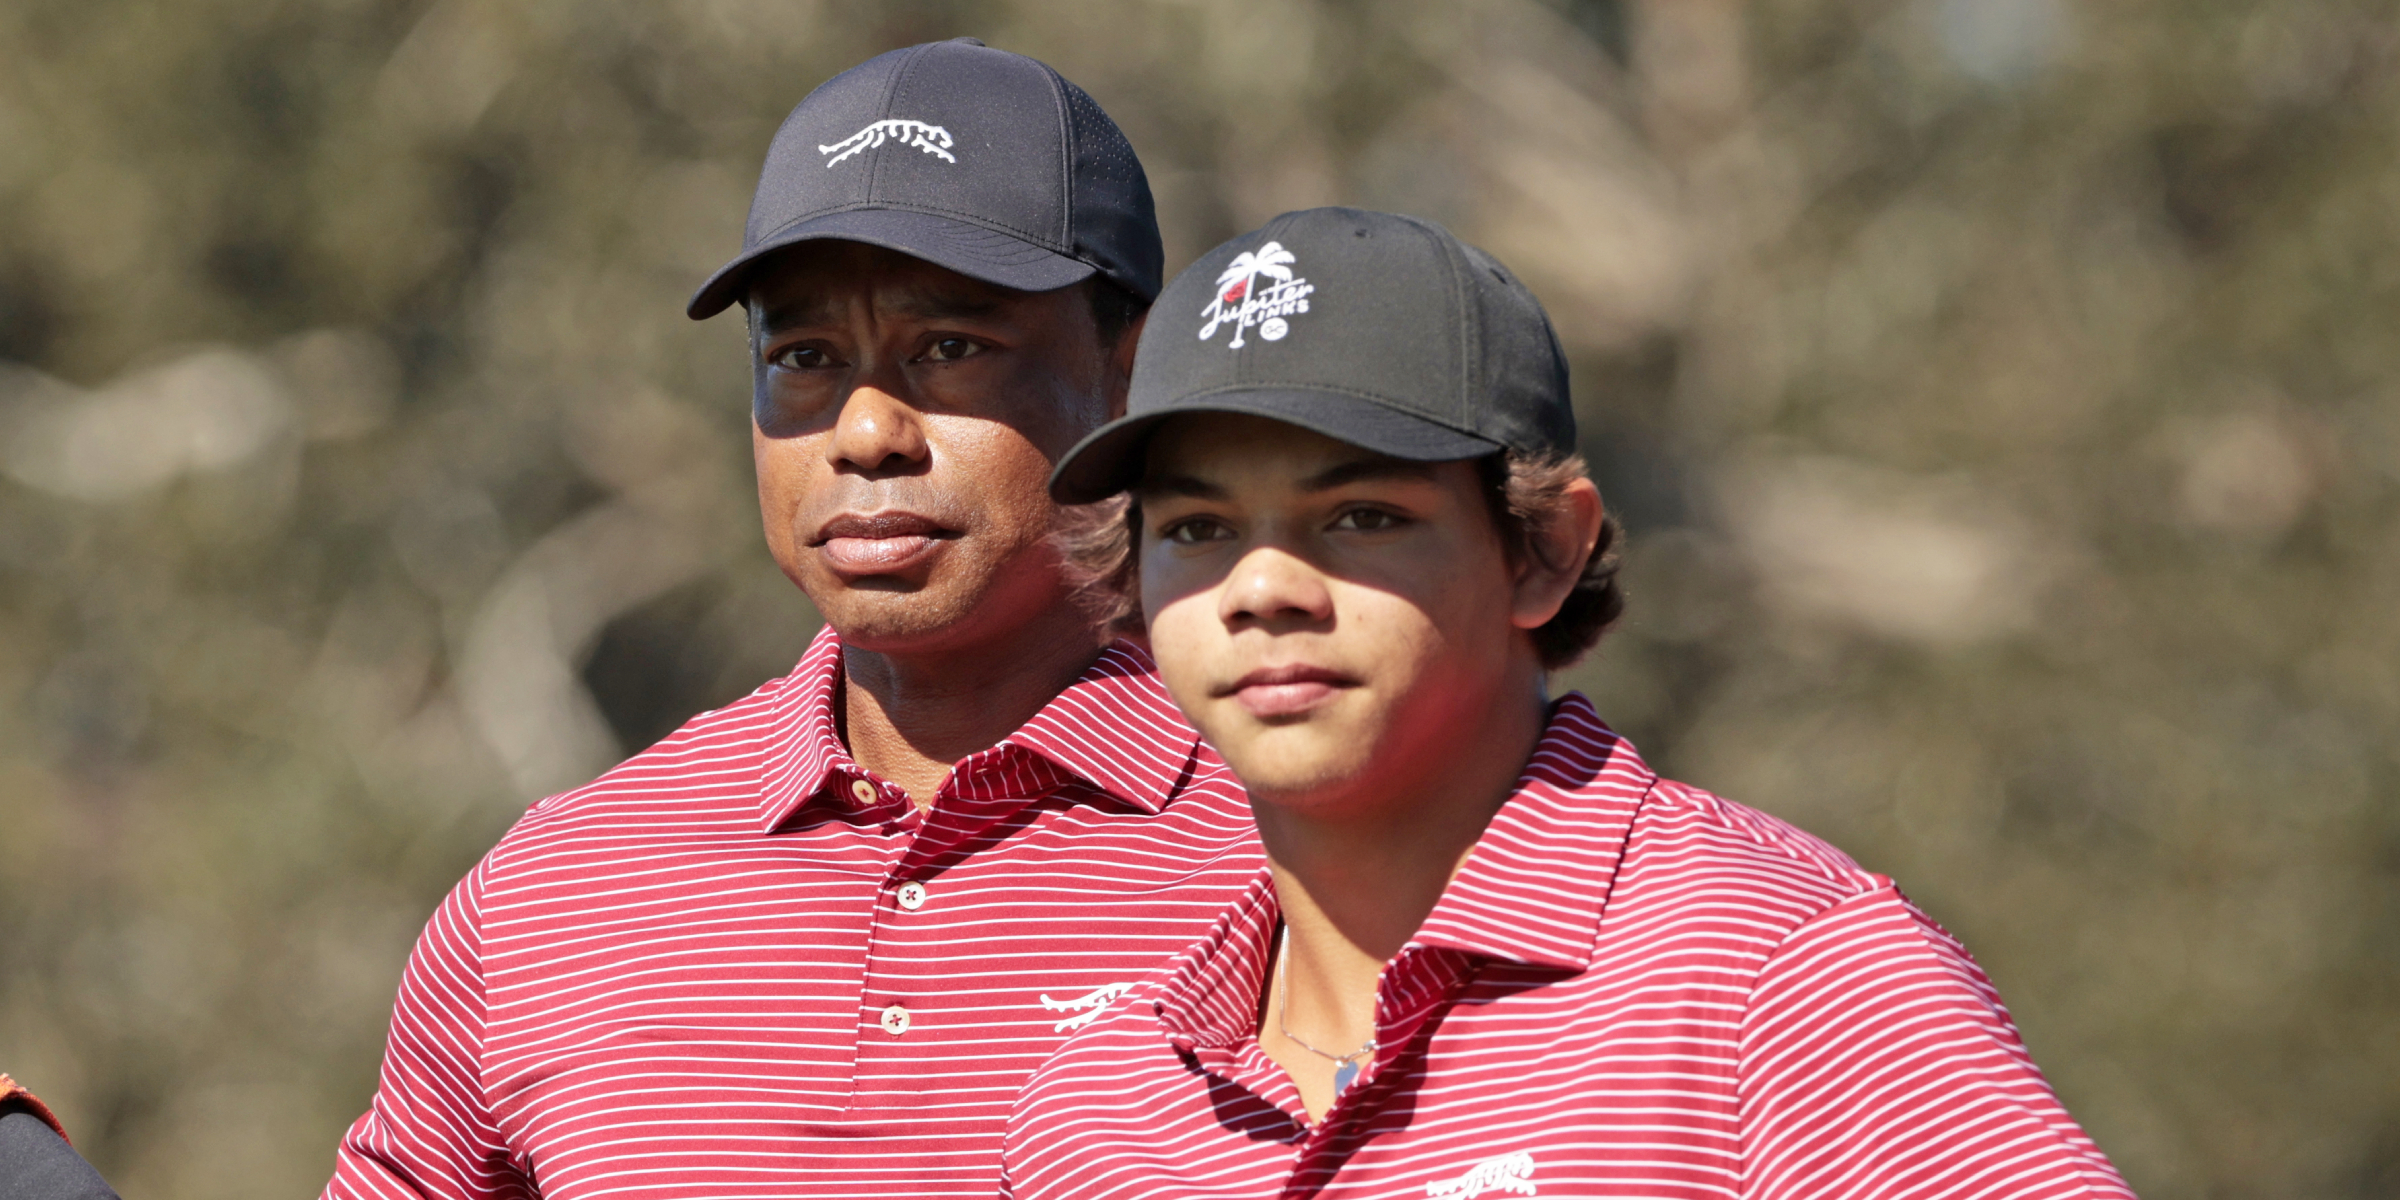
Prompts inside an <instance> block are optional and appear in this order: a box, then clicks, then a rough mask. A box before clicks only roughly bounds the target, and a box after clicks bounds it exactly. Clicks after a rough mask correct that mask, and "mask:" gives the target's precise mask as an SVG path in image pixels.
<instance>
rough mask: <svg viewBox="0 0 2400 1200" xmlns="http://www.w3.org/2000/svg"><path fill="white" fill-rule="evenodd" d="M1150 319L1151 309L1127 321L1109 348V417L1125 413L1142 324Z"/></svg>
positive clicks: (1113, 417)
mask: <svg viewBox="0 0 2400 1200" xmlns="http://www.w3.org/2000/svg"><path fill="white" fill-rule="evenodd" d="M1149 320H1150V310H1149V309H1143V310H1142V311H1141V313H1140V315H1138V316H1136V317H1134V319H1132V320H1131V321H1128V322H1126V323H1125V329H1124V331H1123V332H1121V333H1119V334H1117V342H1116V345H1113V346H1111V347H1109V349H1108V419H1109V420H1111V421H1114V420H1116V419H1117V418H1118V417H1121V416H1124V415H1125V396H1126V392H1127V389H1129V388H1131V387H1132V386H1133V354H1134V351H1135V350H1136V349H1138V348H1139V347H1140V346H1141V344H1142V326H1143V325H1144V324H1145V323H1147V322H1148V321H1149Z"/></svg>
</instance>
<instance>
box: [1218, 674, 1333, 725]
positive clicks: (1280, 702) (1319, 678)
mask: <svg viewBox="0 0 2400 1200" xmlns="http://www.w3.org/2000/svg"><path fill="white" fill-rule="evenodd" d="M1357 686H1358V681H1357V680H1355V679H1352V678H1350V677H1349V676H1346V675H1343V674H1342V673H1340V672H1338V671H1332V670H1328V669H1326V668H1324V667H1315V666H1309V665H1307V664H1305V663H1293V664H1288V665H1285V666H1280V667H1261V668H1259V669H1258V670H1255V671H1252V672H1250V673H1249V674H1247V675H1244V676H1242V677H1241V678H1240V679H1237V680H1234V681H1233V683H1232V684H1230V685H1227V686H1225V687H1222V688H1219V689H1217V695H1219V696H1230V697H1232V698H1233V700H1234V701H1235V702H1236V703H1238V704H1240V705H1241V706H1242V707H1243V708H1244V709H1246V710H1248V712H1249V713H1250V715H1251V716H1253V717H1258V718H1261V719H1266V718H1272V717H1296V716H1299V715H1300V714H1302V713H1306V712H1308V711H1310V710H1312V709H1315V708H1317V707H1319V706H1321V705H1323V704H1325V703H1326V702H1327V701H1330V700H1332V699H1333V697H1334V696H1335V695H1336V694H1337V693H1339V692H1340V691H1342V690H1343V689H1345V688H1353V687H1357Z"/></svg>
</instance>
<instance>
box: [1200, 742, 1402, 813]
mask: <svg viewBox="0 0 2400 1200" xmlns="http://www.w3.org/2000/svg"><path fill="white" fill-rule="evenodd" d="M1332 725H1333V723H1332V722H1322V723H1320V722H1294V723H1290V724H1279V725H1265V726H1262V725H1260V724H1258V723H1255V722H1254V723H1251V728H1249V729H1246V730H1243V731H1242V733H1243V735H1244V736H1240V737H1229V738H1226V739H1224V740H1218V739H1216V738H1211V739H1210V740H1211V742H1212V743H1214V744H1215V745H1216V747H1217V752H1218V753H1219V754H1221V755H1223V756H1224V758H1225V763H1226V765H1227V766H1230V767H1232V768H1233V773H1234V774H1235V775H1237V776H1239V777H1240V778H1241V781H1242V786H1243V787H1245V788H1247V789H1249V791H1250V797H1251V799H1252V800H1253V801H1254V802H1257V803H1262V804H1271V805H1274V806H1276V807H1278V808H1291V809H1309V808H1316V807H1320V806H1323V805H1326V804H1338V803H1340V800H1341V797H1343V796H1346V795H1348V794H1349V793H1351V792H1353V791H1355V790H1357V788H1358V787H1359V786H1360V785H1361V783H1362V782H1364V781H1365V778H1366V777H1367V776H1368V775H1370V774H1371V773H1372V769H1373V765H1374V755H1373V754H1372V753H1370V752H1368V750H1367V749H1366V744H1365V743H1364V742H1363V741H1362V739H1360V738H1357V737H1354V736H1344V734H1343V731H1341V730H1338V729H1335V728H1332V727H1331V726H1332Z"/></svg>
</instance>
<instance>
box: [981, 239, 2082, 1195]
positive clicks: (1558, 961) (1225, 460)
mask: <svg viewBox="0 0 2400 1200" xmlns="http://www.w3.org/2000/svg"><path fill="white" fill-rule="evenodd" d="M1574 449H1575V423H1574V418H1573V413H1572V409H1571V408H1570V407H1569V404H1568V395H1567V372H1566V367H1565V362H1564V359H1563V357H1562V356H1561V354H1560V352H1559V349H1558V344H1557V341H1556V338H1555V337H1554V336H1553V334H1552V331H1551V329H1550V326H1549V322H1548V320H1547V318H1546V317H1545V316H1544V315H1543V313H1542V310H1541V308H1540V306H1539V304H1538V303H1536V302H1535V300H1534V298H1533V297H1532V295H1531V294H1529V293H1528V292H1527V291H1526V290H1525V288H1524V287H1523V286H1522V285H1521V284H1519V283H1518V281H1517V280H1516V279H1515V278H1514V277H1513V276H1512V275H1510V274H1509V273H1508V271H1507V270H1506V268H1504V267H1502V266H1501V265H1500V264H1499V263H1497V262H1495V261H1493V260H1492V259H1491V258H1490V257H1488V256H1486V255H1484V254H1483V253H1481V252H1479V251H1477V250H1475V249H1473V248H1471V247H1468V246H1464V245H1461V244H1460V243H1459V242H1457V241H1456V240H1455V239H1453V238H1452V237H1450V235H1449V234H1447V233H1445V232H1444V231H1442V230H1441V229H1440V228H1438V227H1437V226H1434V225H1432V224H1429V223H1427V222H1423V221H1417V220H1412V219H1410V218H1406V217H1395V216H1388V215H1384V214H1378V213H1368V212H1359V211H1356V210H1351V209H1315V210H1311V211H1308V212H1301V213H1292V214H1287V215H1285V216H1282V217H1279V218H1277V219H1276V220H1275V221H1274V222H1272V223H1271V224H1269V225H1268V226H1267V227H1266V228H1264V229H1262V230H1259V231H1258V232H1256V233H1253V234H1249V235H1246V236H1244V237H1240V238H1236V239H1235V240H1234V241H1232V242H1228V243H1227V244H1225V245H1224V246H1221V247H1219V248H1218V249H1217V250H1216V251H1214V252H1212V253H1211V254H1210V255H1209V256H1207V257H1206V258H1204V259H1202V260H1201V261H1200V262H1199V263H1198V264H1196V265H1194V266H1193V267H1192V268H1190V269H1189V270H1186V271H1185V272H1184V273H1183V274H1182V275H1181V276H1179V277H1178V278H1177V279H1176V280H1175V282H1174V283H1173V284H1172V285H1170V286H1169V287H1168V289H1167V290H1166V292H1165V294H1164V295H1163V296H1162V298H1161V302H1160V304H1159V306H1158V309H1157V319H1156V320H1154V321H1153V322H1152V323H1151V325H1150V328H1149V329H1148V330H1147V331H1146V332H1145V334H1144V335H1143V338H1142V345H1141V354H1140V358H1139V360H1138V364H1137V367H1136V370H1135V376H1134V382H1133V390H1132V396H1131V412H1130V414H1129V415H1128V416H1127V417H1125V418H1124V419H1122V420H1119V421H1117V422H1115V423H1113V424H1111V425H1109V426H1107V427H1106V428H1104V429H1102V430H1100V431H1098V432H1096V433H1095V434H1093V435H1092V436H1091V437H1090V438H1088V439H1086V440H1085V441H1084V442H1083V443H1082V444H1081V445H1080V446H1078V447H1077V448H1076V449H1075V451H1074V452H1073V453H1071V454H1070V455H1069V456H1068V458H1067V459H1066V460H1065V461H1064V462H1062V463H1061V464H1060V466H1059V469H1058V471H1057V473H1056V474H1055V475H1054V476H1053V477H1052V491H1053V494H1054V495H1056V496H1057V497H1058V498H1059V499H1061V500H1065V501H1088V500H1092V499H1095V498H1097V497H1101V496H1105V495H1109V494H1111V493H1114V492H1117V491H1119V490H1122V489H1128V488H1130V489H1131V491H1132V496H1133V504H1134V508H1133V510H1132V515H1131V517H1130V523H1131V526H1132V538H1133V542H1134V544H1133V546H1132V557H1131V558H1130V559H1129V561H1128V562H1127V564H1126V569H1127V570H1128V571H1129V573H1130V574H1131V575H1133V576H1134V577H1136V579H1138V589H1139V590H1138V595H1139V598H1140V609H1139V613H1138V616H1139V617H1141V618H1143V619H1146V621H1147V624H1148V628H1149V637H1150V643H1151V647H1152V651H1153V653H1154V654H1156V656H1157V659H1158V663H1159V669H1160V673H1161V675H1162V676H1163V677H1164V678H1165V680H1166V683H1167V689H1168V691H1169V692H1171V693H1172V694H1173V695H1174V697H1175V701H1176V703H1177V704H1179V705H1180V706H1181V707H1182V708H1183V710H1184V712H1185V713H1186V714H1187V715H1189V716H1190V717H1191V719H1192V721H1193V723H1194V724H1196V725H1197V726H1199V728H1200V730H1201V731H1202V733H1203V734H1204V735H1205V736H1206V737H1207V738H1208V740H1209V742H1210V743H1211V744H1212V745H1214V746H1215V747H1216V748H1217V749H1218V750H1219V751H1220V752H1222V753H1223V754H1224V756H1225V760H1226V762H1228V763H1229V764H1231V766H1232V767H1233V769H1234V771H1235V773H1236V774H1237V775H1238V776H1239V777H1240V778H1241V780H1242V782H1243V783H1244V784H1245V785H1246V786H1247V787H1248V788H1249V790H1250V796H1251V802H1252V806H1253V811H1254V813H1255V816H1256V819H1257V822H1258V828H1259V833H1260V836H1261V837H1262V839H1263V840H1264V842H1265V845H1266V850H1267V857H1268V861H1269V864H1270V865H1269V868H1268V870H1267V871H1266V872H1264V873H1263V874H1262V876H1261V877H1260V878H1259V879H1258V880H1257V881H1256V883H1255V884H1254V886H1253V887H1252V888H1251V889H1250V891H1249V892H1248V894H1246V895H1245V896H1243V897H1242V898H1241V899H1239V900H1238V901H1236V902H1234V904H1233V905H1232V906H1231V907H1230V908H1229V909H1228V910H1227V912H1226V913H1225V914H1224V916H1223V918H1222V919H1221V920H1220V921H1219V922H1218V924H1217V926H1216V928H1215V930H1214V931H1213V932H1212V933H1210V935H1209V936H1208V937H1207V938H1206V939H1204V940H1203V941H1201V942H1200V943H1199V944H1197V945H1196V946H1194V947H1192V948H1191V949H1190V950H1188V951H1187V952H1186V953H1184V954H1183V955H1181V956H1180V957H1178V958H1177V959H1175V960H1174V961H1173V962H1172V963H1170V964H1169V965H1168V966H1167V967H1166V968H1164V969H1163V970H1161V971H1160V972H1158V973H1156V974H1154V975H1152V976H1150V977H1149V978H1148V979H1147V980H1145V982H1144V983H1142V984H1141V985H1140V986H1138V987H1137V988H1136V989H1135V990H1134V991H1133V993H1132V995H1131V996H1130V997H1128V998H1127V999H1125V1000H1123V1001H1120V1002H1119V1003H1117V1004H1116V1005H1114V1006H1113V1007H1112V1008H1111V1009H1110V1010H1109V1012H1108V1013H1107V1014H1106V1015H1104V1016H1103V1017H1102V1018H1101V1019H1100V1020H1099V1021H1098V1022H1096V1023H1095V1024H1093V1025H1091V1026H1090V1027H1088V1028H1086V1029H1084V1030H1083V1031H1082V1032H1080V1033H1078V1034H1077V1035H1076V1036H1075V1037H1073V1038H1071V1039H1069V1041H1068V1042H1067V1044H1066V1045H1065V1046H1064V1047H1063V1048H1062V1049H1061V1050H1060V1052H1059V1053H1058V1054H1057V1055H1056V1056H1054V1057H1053V1058H1052V1059H1051V1060H1050V1062H1049V1063H1048V1064H1047V1065H1045V1066H1044V1067H1043V1068H1042V1069H1041V1070H1040V1071H1039V1072H1037V1073H1036V1074H1035V1077H1034V1079H1033V1081H1032V1082H1031V1083H1030V1084H1029V1085H1028V1086H1027V1089H1026V1091H1025V1093H1024V1095H1023V1096H1021V1097H1020V1098H1019V1100H1018V1104H1017V1108H1016V1110H1015V1112H1014V1114H1013V1116H1012V1118H1011V1127H1010V1132H1009V1143H1008V1148H1007V1151H1006V1154H1005V1158H1006V1169H1007V1180H1008V1182H1007V1185H1006V1186H1007V1188H1008V1189H1009V1193H1010V1194H1011V1195H1013V1196H1014V1197H1016V1200H1050V1198H1052V1197H1069V1196H1072V1197H1077V1198H1079V1200H1090V1198H1106V1197H1134V1196H1141V1197H1148V1198H1152V1200H1159V1198H1168V1197H1198V1196H1208V1197H1271V1196H1345V1197H1347V1196H1370V1195H1372V1196H1434V1197H1444V1196H1457V1197H1474V1196H1485V1195H1499V1196H1506V1195H1525V1196H1530V1195H1536V1194H1540V1195H1578V1196H1580V1195H1640V1196H1646V1197H1663V1196H1681V1197H1713V1198H1719V1200H1721V1198H1723V1197H1727V1196H1739V1197H1828V1196H1841V1197H1861V1196H1927V1197H1931V1196H1941V1197H1990V1196H2011V1197H2035V1196H2040V1197H2057V1196H2112V1197H2124V1196H2127V1195H2128V1193H2127V1192H2126V1191H2125V1189H2124V1185H2123V1184H2122V1183H2121V1182H2120V1181H2119V1180H2118V1178H2117V1176H2116V1174H2115V1172H2114V1171H2113V1170H2112V1169H2111V1168H2110V1166H2109V1164H2108V1162H2107V1161H2106V1160H2105V1159H2104V1158H2103V1157H2102V1156H2101V1154H2100V1152H2099V1151H2098V1150H2097V1149H2096V1148H2095V1147H2094V1146H2093V1145H2092V1143H2091V1142H2090V1140H2089V1139H2087V1138H2086V1137H2085V1136H2084V1135H2083V1133H2082V1132H2081V1131H2080V1130H2078V1129H2077V1128H2076V1126H2075V1124H2074V1122H2073V1120H2071V1119H2070V1118H2069V1117H2068V1115H2067V1113H2066V1112H2065V1110H2064V1109H2062V1108H2061V1107H2060V1105H2059V1103H2058V1101H2057V1099H2056V1098H2055V1097H2054V1096H2053V1095H2052V1094H2051V1091H2050V1089H2049V1087H2048V1085H2047V1084H2046V1083H2045V1082H2044V1081H2043V1079H2042V1076H2041V1074H2040V1072H2039V1071H2037V1070H2036V1069H2035V1067H2034V1064H2033V1062H2032V1060H2031V1059H2030V1058H2029V1057H2027V1055H2026V1052H2025V1049H2024V1047H2023V1045H2022V1044H2021V1043H2020V1042H2019V1041H2018V1038H2017V1033H2016V1030H2015V1029H2014V1028H2013V1026H2012V1025H2011V1024H2010V1021H2009V1019H2008V1016H2007V1013H2006V1012H2005V1011H2004V1010H2003V1009H2002V1007H2001V1005H2000V999H1999V996H1998V995H1997V994H1996V993H1995V992H1994V990H1993V988H1992V985H1991V984H1990V982H1989V981H1988V980H1986V979H1985V978H1984V976H1983V973H1982V972H1981V971H1980V970H1978V969H1977V968H1976V966H1975V964H1974V963H1973V961H1972V960H1970V959H1969V958H1968V957H1967V955H1966V952H1965V951H1964V950H1963V949H1961V948H1960V946H1959V945H1958V943H1957V942H1955V941H1954V940H1952V939H1951V938H1950V936H1949V935H1948V934H1946V933H1944V932H1943V931H1942V930H1941V929H1940V928H1939V927H1938V926H1936V925H1934V924H1933V922H1932V921H1930V920H1928V919H1927V918H1926V917H1925V916H1924V915H1923V914H1921V913H1919V912H1918V911H1917V910H1916V908H1915V907H1913V906H1912V905H1911V904H1910V903H1909V902H1908V900H1907V899H1905V898H1904V897H1902V896H1901V895H1900V893H1899V892H1898V891H1897V890H1896V889H1895V888H1894V887H1893V886H1892V884H1891V882H1890V881H1889V880H1887V879H1884V878H1882V877H1880V876H1876V875H1871V874H1868V873H1867V872H1865V871H1862V870H1860V869H1859V868H1858V866H1857V865H1856V864H1854V863H1852V862H1851V861H1850V860H1849V859H1848V858H1845V857H1843V855H1842V854H1841V853H1840V852H1839V851H1837V850H1835V849H1833V848H1832V847H1830V846H1827V845H1826V844H1824V843H1822V842H1819V841H1817V840H1816V839H1814V838H1811V837H1809V836H1808V835H1807V834H1804V833H1802V832H1800V831H1799V830H1797V829H1794V828H1792V827H1790V826H1788V825H1785V824H1783V823H1782V822H1780V821H1777V820H1775V819H1774V818H1772V817H1768V816H1765V815H1763V814H1761V813H1757V812H1753V811H1751V810H1749V809H1745V808H1742V807H1741V806H1739V805H1736V804H1732V803H1730V802H1727V801H1724V800H1720V799H1718V798H1717V797H1715V796H1712V795H1709V794H1708V793H1706V792H1703V791H1700V790H1698V789H1696V788H1692V787H1687V786H1685V785H1682V784H1678V783H1674V782H1671V781H1668V780H1664V779H1660V778H1659V777H1658V776H1657V775H1655V774H1653V773H1652V772H1651V771H1650V770H1649V768H1647V767H1645V766H1644V765H1643V764H1642V761H1641V759H1640V757H1639V756H1637V755H1636V754H1635V753H1634V751H1633V748H1632V747H1631V746H1629V745H1627V744H1626V743H1625V741H1624V740H1623V739H1621V738H1619V737H1617V736H1616V735H1615V734H1613V733H1611V732H1610V731H1609V729H1608V727H1607V726H1605V725H1603V724H1601V723H1600V720H1599V718H1598V717H1597V716H1595V715H1594V713H1593V710H1592V707H1591V705H1590V703H1589V702H1587V701H1586V700H1585V699H1584V698H1583V697H1582V696H1580V695H1574V694H1569V695H1567V696H1566V697H1564V698H1562V699H1559V700H1555V701H1551V700H1547V699H1545V694H1544V676H1545V673H1546V672H1547V671H1549V670H1551V669H1555V668H1557V667H1560V666H1562V665H1565V664H1566V663H1568V662H1569V661H1571V660H1573V659H1574V658H1576V657H1577V656H1579V655H1580V654H1582V653H1583V652H1584V651H1585V650H1586V649H1588V648H1589V647H1590V646H1591V645H1592V643H1593V642H1594V641H1595V640H1596V639H1597V638H1598V636H1599V634H1600V632H1601V631H1602V629H1603V628H1604V626H1605V625H1606V624H1607V623H1608V621H1609V620H1610V619H1612V618H1613V617H1614V615H1615V614H1616V612H1617V610H1618V608H1619V606H1620V602H1619V598H1618V595H1617V591H1616V584H1615V580H1614V576H1615V559H1614V556H1613V554H1612V553H1611V551H1612V549H1613V541H1614V538H1613V534H1614V530H1613V528H1612V526H1611V525H1610V524H1609V523H1608V522H1607V520H1606V519H1605V518H1604V515H1603V513H1602V510H1601V504H1600V497H1599V494H1598V492H1597V491H1596V490H1595V489H1594V488H1593V485H1592V483H1591V481H1590V480H1589V479H1588V478H1586V477H1585V474H1584V471H1583V468H1582V464H1581V462H1580V460H1579V459H1577V458H1576V457H1575V455H1574Z"/></svg>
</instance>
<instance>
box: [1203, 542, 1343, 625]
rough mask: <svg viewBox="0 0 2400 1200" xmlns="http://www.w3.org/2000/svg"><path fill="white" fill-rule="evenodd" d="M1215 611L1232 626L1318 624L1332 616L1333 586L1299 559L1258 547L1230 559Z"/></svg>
mask: <svg viewBox="0 0 2400 1200" xmlns="http://www.w3.org/2000/svg"><path fill="white" fill-rule="evenodd" d="M1217 615H1218V616H1220V617H1221V618H1223V619H1224V621H1225V624H1226V625H1228V626H1230V627H1233V628H1237V629H1238V628H1241V627H1244V626H1249V625H1268V626H1275V627H1284V626H1307V625H1316V624H1321V623H1323V622H1325V621H1328V620H1331V619H1332V618H1333V591H1332V589H1331V588H1328V587H1327V586H1326V584H1325V576H1324V575H1323V574H1322V573H1321V572H1319V571H1318V570H1317V569H1316V568H1315V567H1314V566H1311V565H1310V564H1309V563H1308V562H1307V561H1306V560H1305V559H1302V558H1300V557H1299V556H1297V555H1295V554H1293V553H1291V552H1290V551H1288V550H1285V549H1283V548H1281V547H1279V546H1261V547H1258V548H1257V549H1254V550H1252V551H1250V552H1249V553H1248V554H1245V555H1243V556H1242V560H1241V561H1240V562H1238V563H1235V564H1234V568H1233V574H1232V575H1231V576H1230V577H1228V578H1227V579H1226V581H1225V588H1224V590H1223V591H1222V592H1220V593H1219V594H1218V608H1217Z"/></svg>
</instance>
